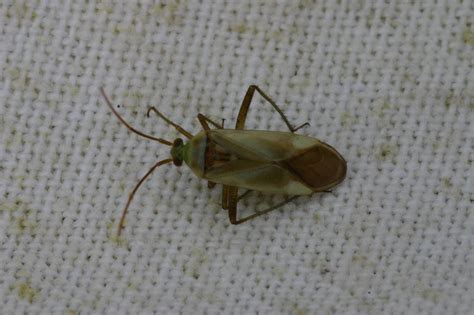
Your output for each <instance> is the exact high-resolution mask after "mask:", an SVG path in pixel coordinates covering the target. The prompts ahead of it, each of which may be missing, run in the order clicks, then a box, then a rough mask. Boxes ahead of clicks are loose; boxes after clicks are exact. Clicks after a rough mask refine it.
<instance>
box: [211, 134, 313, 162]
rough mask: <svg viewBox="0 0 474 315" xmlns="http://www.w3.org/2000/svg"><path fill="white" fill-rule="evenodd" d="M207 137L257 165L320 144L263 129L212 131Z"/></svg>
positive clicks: (300, 137)
mask: <svg viewBox="0 0 474 315" xmlns="http://www.w3.org/2000/svg"><path fill="white" fill-rule="evenodd" d="M208 137H209V139H210V141H213V142H214V143H216V144H218V145H219V146H221V147H223V148H225V150H227V151H229V152H230V153H232V154H234V155H236V156H237V157H238V158H239V159H243V160H250V161H259V162H269V161H279V160H285V159H288V158H291V157H292V156H295V155H299V154H300V153H301V152H303V151H304V150H306V149H308V148H310V147H312V146H314V145H318V144H319V143H320V142H319V140H317V139H315V138H311V137H307V136H302V135H295V134H292V133H289V132H278V131H263V130H230V129H220V130H211V131H209V132H208Z"/></svg>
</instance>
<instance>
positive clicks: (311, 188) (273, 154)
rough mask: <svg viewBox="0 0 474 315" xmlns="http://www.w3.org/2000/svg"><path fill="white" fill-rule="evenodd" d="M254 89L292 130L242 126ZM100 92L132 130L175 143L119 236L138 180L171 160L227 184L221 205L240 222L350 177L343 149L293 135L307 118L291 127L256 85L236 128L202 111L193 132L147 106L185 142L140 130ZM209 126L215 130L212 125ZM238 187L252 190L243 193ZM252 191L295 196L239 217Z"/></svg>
mask: <svg viewBox="0 0 474 315" xmlns="http://www.w3.org/2000/svg"><path fill="white" fill-rule="evenodd" d="M255 91H257V92H258V93H260V95H261V96H262V97H263V98H264V99H265V100H266V101H268V102H269V103H270V104H271V105H272V106H273V108H274V109H275V110H276V111H277V112H278V114H280V116H281V118H282V119H283V121H284V122H285V124H286V125H287V126H288V129H289V130H290V132H279V131H265V130H245V129H244V125H245V120H246V117H247V112H248V110H249V107H250V103H251V101H252V97H253V95H254V94H255ZM101 92H102V95H103V96H104V98H105V100H106V103H107V105H108V106H109V107H110V109H111V110H112V112H113V113H114V114H115V115H116V116H117V118H118V119H119V120H120V122H122V123H123V124H124V125H125V126H126V127H127V128H128V129H129V130H131V131H132V132H134V133H136V134H138V135H140V136H142V137H145V138H148V139H151V140H155V141H158V142H159V143H161V144H164V145H167V146H170V147H171V158H168V159H164V160H161V161H159V162H157V163H156V164H155V165H153V167H152V168H150V170H149V171H148V172H147V173H146V174H145V175H144V176H143V177H142V178H141V179H140V181H139V182H138V183H137V184H136V186H135V187H134V188H133V190H132V192H131V193H130V195H129V197H128V200H127V204H126V205H125V208H124V210H123V212H122V217H121V219H120V223H119V226H118V234H119V235H120V232H121V231H122V229H123V227H124V222H125V216H126V214H127V211H128V207H129V206H130V203H131V201H132V199H133V196H134V195H135V193H136V191H137V190H138V188H139V187H140V185H141V184H142V183H143V182H144V181H145V180H146V178H147V177H148V176H149V175H150V174H151V173H153V171H154V170H155V169H156V168H158V167H159V166H161V165H164V164H168V163H171V162H173V164H174V165H176V166H181V165H182V164H183V161H184V162H185V163H186V164H187V165H188V166H189V168H190V169H191V170H192V171H193V172H194V174H196V176H197V177H199V178H203V179H206V180H207V181H208V186H209V187H210V188H211V187H213V186H214V185H215V184H216V183H218V184H222V185H223V188H222V208H223V209H226V210H228V213H229V220H230V222H231V223H232V224H240V223H243V222H245V221H248V220H250V219H253V218H255V217H258V216H260V215H263V214H265V213H268V212H270V211H272V210H274V209H276V208H278V207H280V206H282V205H284V204H286V203H288V202H289V201H291V200H293V199H294V198H296V197H297V196H299V195H309V194H312V193H314V192H324V191H327V190H329V189H331V188H333V187H334V186H336V185H338V184H339V183H341V182H342V181H343V180H344V178H345V176H346V169H347V166H346V161H345V160H344V158H343V157H342V156H341V154H339V153H338V152H337V151H336V150H335V149H334V148H333V147H331V146H330V145H328V144H326V143H324V142H322V141H320V140H318V139H316V138H312V137H308V136H303V135H298V134H295V131H296V130H298V129H299V128H301V127H303V126H305V125H307V124H308V123H305V124H303V125H301V126H299V127H297V128H294V127H292V126H291V124H290V123H289V121H288V119H287V118H286V116H285V115H284V114H283V112H282V110H281V109H280V108H279V107H278V106H277V105H276V104H275V102H274V101H273V100H272V99H271V98H270V97H268V96H267V95H266V94H265V93H264V92H263V91H262V90H261V89H260V88H259V87H258V86H256V85H251V86H249V88H248V90H247V93H246V94H245V97H244V100H243V101H242V105H241V106H240V111H239V115H238V117H237V122H236V124H235V129H224V126H223V124H222V125H220V124H218V123H216V122H214V121H212V120H211V119H209V118H208V117H206V116H204V115H203V114H198V116H197V118H198V120H199V122H200V123H201V125H202V128H203V130H202V131H200V132H199V133H197V134H196V135H194V136H193V135H192V134H191V133H190V132H188V131H186V130H184V129H183V128H182V127H181V126H179V125H178V124H176V123H174V122H172V121H171V120H170V119H168V118H167V117H165V116H164V115H163V114H162V113H161V112H159V111H158V110H157V109H156V108H155V107H150V108H149V109H148V111H147V116H149V115H150V113H151V112H153V113H155V114H156V115H158V117H160V118H162V119H163V120H164V121H166V122H167V123H168V124H169V125H171V126H173V127H174V128H176V130H177V131H178V132H179V133H181V134H182V135H183V136H184V137H186V138H187V139H188V141H187V142H186V143H185V142H184V141H183V140H182V139H181V138H177V139H176V140H174V141H173V142H171V141H168V140H164V139H161V138H156V137H153V136H150V135H148V134H145V133H143V132H141V131H138V130H136V129H135V128H133V127H132V126H130V125H129V124H128V123H127V122H126V121H125V120H124V119H123V118H122V117H121V116H120V115H119V114H118V112H117V111H116V110H115V109H114V107H113V105H112V103H111V102H110V100H109V99H108V97H107V95H106V94H105V91H104V89H103V88H101ZM210 125H212V126H213V127H215V129H211V128H210ZM239 188H244V189H247V190H248V191H247V192H245V193H243V194H242V195H240V196H239V195H238V190H239ZM252 190H255V191H260V192H265V193H274V194H283V195H287V196H291V197H288V198H287V199H286V200H284V201H283V202H281V203H279V204H277V205H275V206H273V207H270V208H268V209H265V210H262V211H256V212H255V213H253V214H251V215H249V216H246V217H243V218H237V203H238V201H239V200H240V199H241V198H242V197H244V196H245V195H246V194H247V193H248V192H250V191H252Z"/></svg>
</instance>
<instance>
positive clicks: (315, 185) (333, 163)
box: [279, 144, 347, 191]
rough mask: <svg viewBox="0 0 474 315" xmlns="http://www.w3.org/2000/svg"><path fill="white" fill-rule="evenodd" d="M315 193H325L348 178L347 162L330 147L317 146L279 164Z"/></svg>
mask: <svg viewBox="0 0 474 315" xmlns="http://www.w3.org/2000/svg"><path fill="white" fill-rule="evenodd" d="M279 164H282V165H284V167H285V168H287V169H288V170H289V171H290V172H291V173H292V174H293V175H295V176H297V177H298V178H300V179H301V180H302V181H303V182H304V183H306V184H307V185H308V186H310V187H311V188H312V189H313V191H324V190H328V189H330V188H331V187H334V186H335V185H337V184H339V183H340V182H341V181H342V180H343V179H344V177H345V176H346V168H347V167H346V161H345V160H344V159H343V158H342V156H341V155H340V154H339V153H337V151H336V150H334V149H333V148H332V147H330V146H329V145H326V144H324V145H316V146H313V147H311V148H309V149H307V150H305V151H304V152H302V153H301V154H298V155H296V156H293V157H291V158H289V159H286V160H284V161H281V162H279Z"/></svg>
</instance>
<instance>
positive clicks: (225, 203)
mask: <svg viewBox="0 0 474 315" xmlns="http://www.w3.org/2000/svg"><path fill="white" fill-rule="evenodd" d="M229 188H230V186H226V185H224V186H222V209H224V210H227V209H229Z"/></svg>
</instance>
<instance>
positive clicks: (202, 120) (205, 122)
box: [198, 113, 224, 130]
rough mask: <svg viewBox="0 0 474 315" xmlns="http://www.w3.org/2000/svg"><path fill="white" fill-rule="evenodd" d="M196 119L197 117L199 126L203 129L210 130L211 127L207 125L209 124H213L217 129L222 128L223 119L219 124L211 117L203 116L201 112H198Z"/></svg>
mask: <svg viewBox="0 0 474 315" xmlns="http://www.w3.org/2000/svg"><path fill="white" fill-rule="evenodd" d="M198 119H199V122H200V123H201V126H202V128H203V129H204V130H211V128H210V127H209V124H211V125H213V126H214V127H216V128H217V129H222V128H224V119H223V120H222V125H219V124H218V123H216V122H214V121H213V120H212V119H210V118H208V117H206V116H204V115H203V114H201V113H199V114H198ZM208 123H209V124H208Z"/></svg>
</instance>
